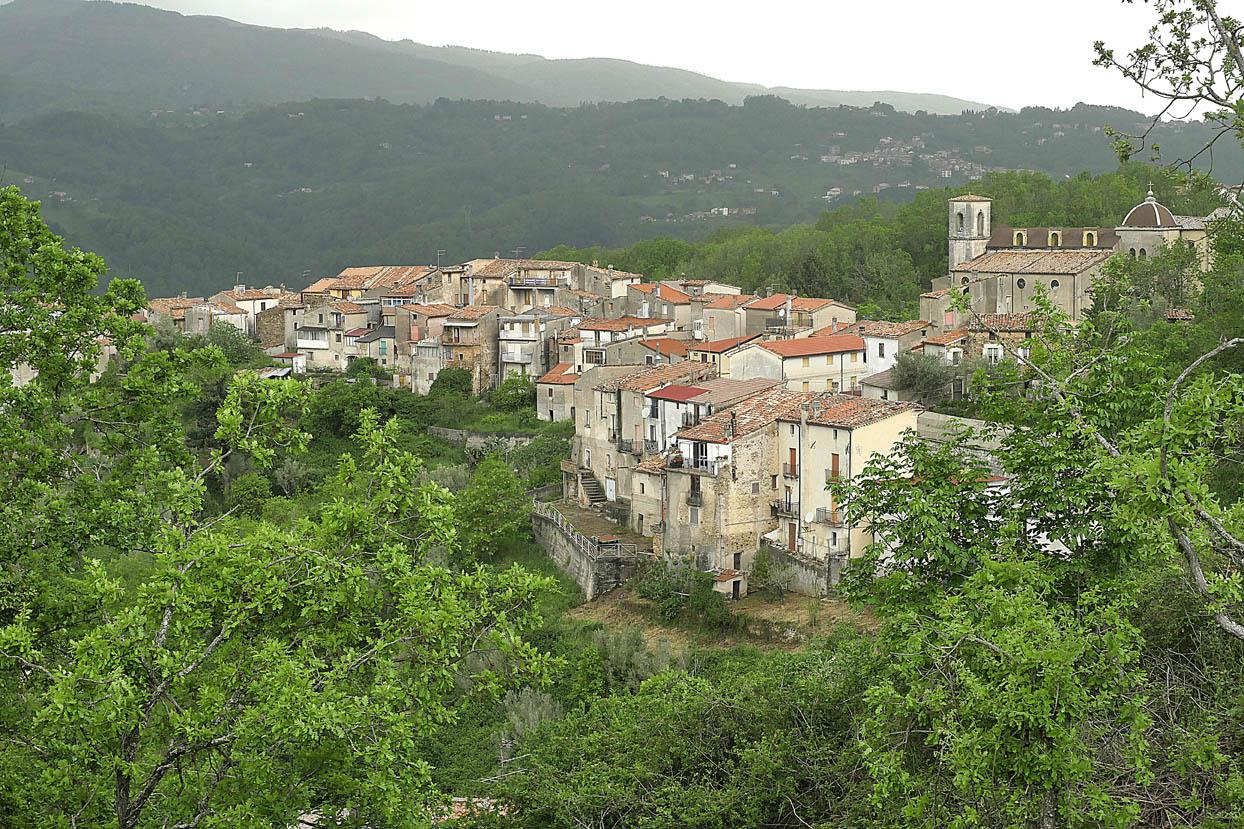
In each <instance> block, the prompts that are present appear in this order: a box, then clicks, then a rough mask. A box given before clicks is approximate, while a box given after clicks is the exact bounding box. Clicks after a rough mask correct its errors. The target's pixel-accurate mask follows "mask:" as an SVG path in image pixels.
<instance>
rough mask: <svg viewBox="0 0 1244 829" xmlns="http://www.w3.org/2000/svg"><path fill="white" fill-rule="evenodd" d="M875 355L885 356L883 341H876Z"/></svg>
mask: <svg viewBox="0 0 1244 829" xmlns="http://www.w3.org/2000/svg"><path fill="white" fill-rule="evenodd" d="M877 356H878V357H885V343H877Z"/></svg>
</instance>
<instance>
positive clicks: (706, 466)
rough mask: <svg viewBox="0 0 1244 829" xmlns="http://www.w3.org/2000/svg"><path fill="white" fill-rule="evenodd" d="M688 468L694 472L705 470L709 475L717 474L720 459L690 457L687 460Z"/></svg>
mask: <svg viewBox="0 0 1244 829" xmlns="http://www.w3.org/2000/svg"><path fill="white" fill-rule="evenodd" d="M685 463H686V468H687V469H690V470H691V471H692V472H704V473H707V474H709V475H716V474H717V469H718V466H719V464H720V461H719V460H718V459H717V458H695V457H692V458H688V459H687V460H686V462H685Z"/></svg>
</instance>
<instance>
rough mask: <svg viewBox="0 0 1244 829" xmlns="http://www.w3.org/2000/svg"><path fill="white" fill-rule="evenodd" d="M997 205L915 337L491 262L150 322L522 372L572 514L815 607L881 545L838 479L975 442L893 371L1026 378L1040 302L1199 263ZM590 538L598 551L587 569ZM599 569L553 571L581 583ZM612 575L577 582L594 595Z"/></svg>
mask: <svg viewBox="0 0 1244 829" xmlns="http://www.w3.org/2000/svg"><path fill="white" fill-rule="evenodd" d="M991 208H992V203H991V201H990V200H989V199H987V198H983V197H979V196H975V195H971V194H965V195H962V196H959V197H956V198H953V199H951V200H950V201H949V203H948V210H947V253H948V260H947V274H946V276H945V277H943V278H941V279H939V280H936V281H935V283H934V286H933V287H934V290H932V291H930V292H928V293H925V294H924V295H923V296H922V297H921V299H920V319H916V320H909V321H904V322H893V321H882V320H864V319H857V313H856V309H855V308H853V307H851V306H849V305H847V304H845V303H843V302H840V301H838V300H835V299H833V298H828V297H809V296H793V295H788V294H784V293H777V292H768V293H766V294H765V295H746V294H742V293H741V292H740V289H739V288H737V287H735V286H732V285H729V284H725V283H722V282H713V281H707V280H703V279H694V278H679V279H672V280H664V281H660V282H648V281H645V278H644V276H643V275H642V274H636V273H627V272H623V271H618V270H615V269H613V268H612V267H610V266H608V265H602V264H599V263H593V264H582V263H578V262H564V261H550V260H531V259H503V258H500V257H494V258H491V259H475V260H472V261H469V262H464V263H461V264H457V265H452V266H445V265H442V266H423V265H413V266H383V267H351V268H347V269H345V270H343V271H342V272H341V273H339V274H338V275H336V276H333V277H328V278H323V279H318V280H316V281H314V282H312V283H311V284H309V285H306V286H305V287H303V288H302V289H301V290H298V291H291V290H287V289H286V288H285V287H284V286H278V287H272V286H269V287H265V288H252V287H248V286H245V285H236V286H234V287H233V288H232V289H230V290H227V291H222V292H220V293H218V294H215V295H213V296H210V297H184V296H183V297H173V298H160V299H152V300H151V301H150V306H149V309H148V312H147V315H148V319H149V320H150V321H151V322H153V323H155V324H156V325H157V326H164V327H166V328H172V329H175V330H177V331H179V332H182V333H184V334H205V333H207V331H208V330H209V329H210V328H211V326H213V325H217V324H227V325H230V326H234V327H236V328H237V329H238V330H240V331H242V332H244V333H245V334H246V335H247V336H249V337H251V338H254V339H255V340H257V341H258V342H259V343H260V344H261V345H262V347H263V348H264V349H265V350H266V352H267V353H268V354H269V355H270V356H271V357H272V358H273V360H274V361H275V362H276V363H277V364H278V366H277V367H275V368H270V369H265V370H264V375H265V376H266V377H268V378H271V379H274V380H276V379H281V378H285V377H290V376H296V375H304V374H315V373H317V372H343V371H345V370H347V369H348V368H349V367H350V366H351V364H353V363H354V362H355V361H357V360H360V359H369V360H370V361H372V362H373V363H374V367H375V368H376V369H377V370H378V371H379V372H380V373H382V375H383V376H384V378H385V379H390V378H391V382H392V384H393V385H394V386H396V387H400V388H407V389H409V390H411V391H412V392H414V393H419V394H426V393H427V392H428V391H429V389H430V388H431V386H432V384H433V382H434V381H435V380H436V378H437V376H438V375H439V374H440V372H441V371H443V370H445V369H448V368H457V369H463V370H465V371H466V372H467V373H468V374H469V376H470V378H471V386H472V391H473V392H474V393H475V394H477V395H478V394H484V393H486V392H488V391H490V390H492V389H495V388H497V387H498V386H500V384H502V383H503V382H504V381H505V380H507V379H508V378H513V377H519V378H525V379H526V380H529V381H532V382H533V383H534V385H535V406H536V411H537V414H538V416H539V418H540V419H542V420H546V421H571V422H573V423H574V439H573V443H572V451H571V456H570V457H568V458H565V459H564V460H563V461H562V486H561V496H562V498H563V499H564V501H565V502H566V503H567V504H573V505H575V506H576V507H578V508H580V509H595V510H597V511H599V512H601V513H603V514H605V515H607V516H608V517H610V518H611V519H612V520H613V521H615V522H617V527H618V531H619V533H626V534H630V535H633V536H635V537H640V538H643V539H646V540H648V541H649V542H650V543H651V546H652V550H653V552H654V553H655V554H657V555H663V556H665V557H666V559H667V560H671V561H681V562H689V563H692V564H693V565H694V566H695V567H696V568H698V569H700V570H702V571H707V572H710V573H712V574H713V576H714V579H715V583H716V585H717V587H716V589H717V590H718V591H719V592H721V593H724V594H725V595H727V596H728V597H732V598H741V597H742V596H744V595H746V594H747V591H748V575H749V572H750V571H751V570H752V568H753V566H754V565H755V564H756V557H757V554H758V551H760V550H761V549H767V550H768V551H769V553H770V554H771V555H773V556H776V557H777V560H778V561H779V563H780V564H781V565H782V566H784V567H785V568H787V570H788V572H790V574H791V581H792V584H791V586H792V588H793V589H795V590H797V591H799V592H805V593H809V594H812V595H821V594H824V593H826V592H827V591H828V590H829V589H830V588H831V587H832V586H833V585H835V584H836V583H837V582H838V580H839V578H840V576H841V573H842V570H843V565H844V564H845V562H847V561H848V560H849V559H850V558H851V557H853V556H859V555H861V554H862V552H863V551H864V549H865V548H866V547H867V546H868V545H869V544H870V543H871V542H872V540H873V539H872V537H871V535H870V533H869V531H868V528H867V527H865V526H854V525H852V524H851V523H849V522H848V520H847V518H846V515H845V512H844V511H843V510H842V509H841V508H840V505H839V504H838V503H836V501H835V497H834V495H833V494H832V492H831V490H829V489H828V488H827V485H828V484H831V483H835V482H840V481H849V480H851V478H852V476H853V475H854V474H856V473H857V472H858V471H860V470H862V469H863V467H864V465H865V464H866V463H867V461H868V460H869V458H871V457H872V456H873V455H874V454H878V453H879V454H887V453H889V452H890V451H891V450H892V449H893V448H894V446H895V445H896V444H897V443H898V441H899V440H900V439H901V437H902V435H903V434H904V433H905V432H907V431H909V430H911V431H915V432H917V433H919V434H921V435H923V436H925V437H927V438H929V439H932V440H946V439H948V436H949V435H953V434H954V432H955V431H956V429H957V428H959V427H962V426H970V425H972V423H971V422H969V421H964V420H962V419H961V418H956V417H952V416H949V415H945V414H938V413H935V412H933V411H930V410H928V409H926V408H925V407H924V406H922V405H920V404H919V402H918V401H916V400H915V399H914V395H913V394H912V393H911V392H910V390H906V389H903V388H901V387H900V386H899V385H898V384H897V383H896V382H895V378H894V371H893V369H894V367H895V365H896V363H897V361H898V359H899V357H900V355H902V354H905V353H916V354H923V355H925V356H927V357H930V358H933V359H935V360H937V361H939V362H940V363H944V364H946V365H948V366H960V365H966V364H977V363H984V364H997V363H999V362H1002V361H1004V360H1015V361H1020V362H1022V361H1023V360H1024V359H1025V358H1026V357H1027V355H1028V353H1029V351H1028V349H1029V339H1030V337H1031V336H1032V334H1033V330H1034V325H1033V321H1032V316H1031V315H1032V313H1033V312H1034V311H1035V310H1036V308H1037V297H1038V296H1039V295H1043V296H1046V297H1048V299H1049V300H1050V301H1051V302H1052V303H1053V304H1054V305H1055V306H1057V307H1058V308H1059V309H1061V310H1062V311H1063V312H1064V313H1065V314H1066V315H1067V317H1068V318H1069V319H1070V320H1071V321H1072V322H1073V323H1074V322H1076V321H1078V320H1079V319H1080V318H1081V317H1082V316H1083V314H1084V313H1085V312H1086V311H1087V309H1088V308H1089V307H1090V306H1091V302H1092V298H1091V295H1090V291H1091V289H1092V287H1093V285H1094V284H1095V282H1096V281H1097V279H1098V276H1099V273H1100V269H1101V267H1102V265H1103V263H1104V262H1105V261H1106V260H1107V259H1108V258H1109V257H1111V256H1113V255H1116V254H1119V255H1125V256H1130V257H1133V258H1137V259H1144V258H1147V257H1149V256H1151V255H1153V254H1155V253H1156V252H1157V251H1158V250H1159V249H1160V248H1161V247H1162V246H1164V245H1169V244H1173V243H1176V242H1187V243H1189V244H1191V245H1192V246H1193V247H1194V248H1195V249H1196V250H1197V251H1198V255H1199V257H1200V260H1201V262H1202V264H1203V266H1204V267H1206V268H1208V266H1209V258H1208V247H1207V239H1206V222H1207V218H1210V217H1190V216H1177V215H1174V214H1173V213H1171V211H1170V210H1168V209H1167V208H1166V207H1165V206H1163V205H1161V204H1160V203H1158V202H1157V200H1156V199H1155V198H1154V196H1153V194H1152V192H1150V193H1149V194H1148V196H1147V197H1146V198H1145V199H1144V200H1143V201H1141V202H1140V203H1139V204H1137V205H1136V207H1135V208H1133V209H1132V210H1131V211H1129V212H1128V214H1127V215H1126V216H1125V217H1123V218H1122V221H1121V223H1120V224H1119V225H1118V226H1116V227H1084V228H1072V227H1056V228H1050V227H1031V228H1017V227H996V228H995V227H994V226H993V224H992V216H991ZM960 295H963V296H966V298H967V301H966V303H959V302H956V301H955V300H956V298H957V297H958V296H960ZM1168 317H1169V319H1170V320H1171V321H1173V322H1177V321H1180V320H1182V319H1185V318H1186V314H1185V313H1184V312H1182V311H1181V310H1180V309H1177V308H1172V309H1169V311H1168ZM964 382H965V381H964V380H962V379H961V380H960V381H959V382H958V383H957V384H956V386H955V387H954V389H953V392H952V393H953V394H954V395H962V394H963V393H964V391H965V390H964V387H963V386H964ZM983 450H987V447H983ZM1004 484H1005V482H1004V480H1003V479H1002V478H1000V477H999V478H998V479H997V480H996V481H993V482H992V483H991V485H998V486H1002V485H1004ZM542 514H543V515H546V516H547V511H544V512H541V511H537V520H538V518H539V516H540V515H542ZM557 520H558V521H559V522H560V521H561V518H560V517H559V518H558V519H557ZM607 540H608V539H606V541H607ZM612 540H613V541H615V542H616V541H617V539H616V538H614V539H612ZM601 541H602V537H601V536H599V534H597V535H595V536H593V538H592V539H591V540H590V543H591V544H593V545H595V553H596V554H599V553H600V552H601V546H600V545H601ZM611 549H614V550H615V551H616V549H617V548H616V546H615V547H613V548H611ZM600 557H601V556H600V555H594V556H593V557H592V558H593V560H592V561H588V562H586V563H584V562H582V561H581V562H579V563H578V564H575V563H573V562H570V561H566V562H563V563H564V564H565V566H566V567H567V569H570V570H582V569H583V568H584V567H587V568H589V569H591V568H593V567H595V566H596V561H595V559H597V558H600ZM622 572H623V571H622V570H621V569H618V568H616V567H615V568H613V569H610V570H609V571H608V573H603V572H592V573H588V574H586V575H583V574H582V573H580V574H579V575H581V576H582V579H581V583H583V584H584V586H585V590H586V592H587V594H588V595H589V597H590V596H592V595H593V594H594V593H596V592H598V591H599V590H602V589H608V588H609V587H611V586H613V585H614V584H616V583H617V581H618V580H619V579H620V578H621V577H622Z"/></svg>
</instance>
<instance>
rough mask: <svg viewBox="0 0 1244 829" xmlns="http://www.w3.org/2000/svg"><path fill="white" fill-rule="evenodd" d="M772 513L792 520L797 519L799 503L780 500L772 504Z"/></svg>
mask: <svg viewBox="0 0 1244 829" xmlns="http://www.w3.org/2000/svg"><path fill="white" fill-rule="evenodd" d="M772 507H773V512H774V514H776V515H788V516H791V517H792V518H798V517H799V502H798V501H794V500H788V499H786V498H781V499H779V500H777V501H774V502H773V504H772Z"/></svg>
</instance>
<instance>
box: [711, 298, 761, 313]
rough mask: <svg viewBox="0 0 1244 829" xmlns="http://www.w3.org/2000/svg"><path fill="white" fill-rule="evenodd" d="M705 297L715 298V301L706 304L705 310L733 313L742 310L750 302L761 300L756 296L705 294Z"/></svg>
mask: <svg viewBox="0 0 1244 829" xmlns="http://www.w3.org/2000/svg"><path fill="white" fill-rule="evenodd" d="M704 296H705V297H708V296H713V297H714V299H713V300H712V301H711V302H709V303H708V304H706V305H705V306H704V307H705V308H712V309H713V310H715V311H718V310H720V311H732V310H734V309H735V308H740V307H742V306H744V305H746V304H747V303H749V302H754V301H755V300H757V299H759V297H757V296H756V295H755V294H715V295H713V294H705V295H704Z"/></svg>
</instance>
